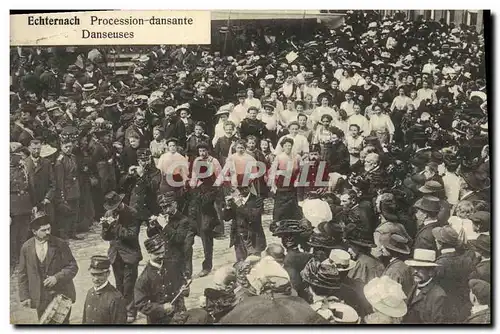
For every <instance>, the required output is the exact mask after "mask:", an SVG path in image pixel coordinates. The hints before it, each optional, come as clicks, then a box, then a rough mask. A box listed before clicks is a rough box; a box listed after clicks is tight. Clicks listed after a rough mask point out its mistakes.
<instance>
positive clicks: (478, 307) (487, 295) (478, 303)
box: [465, 279, 491, 324]
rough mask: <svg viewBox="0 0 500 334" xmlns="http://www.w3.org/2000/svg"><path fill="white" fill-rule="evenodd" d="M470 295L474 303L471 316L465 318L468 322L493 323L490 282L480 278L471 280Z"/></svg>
mask: <svg viewBox="0 0 500 334" xmlns="http://www.w3.org/2000/svg"><path fill="white" fill-rule="evenodd" d="M469 289H470V292H469V296H470V301H471V303H472V309H471V310H470V316H469V317H468V318H467V319H466V320H465V323H467V324H490V323H491V311H490V304H491V286H490V283H488V282H486V281H483V280H480V279H471V280H469Z"/></svg>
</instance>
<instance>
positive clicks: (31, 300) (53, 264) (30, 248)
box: [18, 210, 78, 324]
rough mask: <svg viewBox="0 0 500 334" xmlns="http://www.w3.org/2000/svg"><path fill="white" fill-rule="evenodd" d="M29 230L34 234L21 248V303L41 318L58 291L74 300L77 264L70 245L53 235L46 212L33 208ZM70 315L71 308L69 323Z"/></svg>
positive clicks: (66, 320) (19, 279)
mask: <svg viewBox="0 0 500 334" xmlns="http://www.w3.org/2000/svg"><path fill="white" fill-rule="evenodd" d="M29 229H30V230H31V232H32V233H33V237H32V238H30V239H29V240H28V241H26V242H25V243H24V244H23V246H22V247H21V255H20V259H19V273H18V282H19V300H20V301H21V305H22V306H24V307H28V308H34V309H36V311H37V315H38V318H39V319H40V317H41V316H42V315H43V313H44V312H45V310H46V308H47V306H48V305H49V304H50V302H51V301H52V299H53V298H54V297H55V296H57V295H58V294H63V295H65V296H66V297H68V298H70V299H71V301H72V302H73V303H74V302H75V299H76V292H75V285H74V284H73V278H74V277H75V276H76V274H77V273H78V265H77V264H76V261H75V258H74V257H73V253H72V252H71V249H70V248H69V246H68V244H67V243H66V242H65V241H64V240H61V239H59V238H57V237H54V236H51V233H50V232H51V221H50V220H49V217H48V216H47V215H46V214H45V212H43V211H41V210H35V211H34V214H33V219H32V220H31V222H30V226H29ZM70 314H71V310H70V312H69V313H68V315H67V316H66V319H64V323H66V324H69V318H70Z"/></svg>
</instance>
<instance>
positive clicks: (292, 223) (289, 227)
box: [272, 219, 307, 237]
mask: <svg viewBox="0 0 500 334" xmlns="http://www.w3.org/2000/svg"><path fill="white" fill-rule="evenodd" d="M275 226H276V227H275V228H274V231H272V233H273V235H274V236H276V237H282V236H288V235H294V234H301V233H304V232H306V231H307V227H306V226H304V224H301V222H300V220H294V219H284V220H280V221H278V222H276V224H275Z"/></svg>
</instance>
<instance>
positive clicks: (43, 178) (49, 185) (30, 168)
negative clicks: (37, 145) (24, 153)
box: [25, 157, 56, 214]
mask: <svg viewBox="0 0 500 334" xmlns="http://www.w3.org/2000/svg"><path fill="white" fill-rule="evenodd" d="M25 161H26V171H27V172H28V180H29V193H30V198H31V205H33V206H35V205H37V204H39V203H40V202H42V201H43V200H44V199H48V200H49V201H53V199H54V193H55V190H56V182H55V179H54V168H53V167H52V163H51V162H50V161H49V160H48V159H45V158H40V160H39V162H38V165H37V166H36V167H35V165H34V163H33V160H31V157H30V158H28V159H26V160H25ZM52 209H53V206H50V208H47V207H46V208H45V210H46V211H49V212H47V213H48V214H50V211H52Z"/></svg>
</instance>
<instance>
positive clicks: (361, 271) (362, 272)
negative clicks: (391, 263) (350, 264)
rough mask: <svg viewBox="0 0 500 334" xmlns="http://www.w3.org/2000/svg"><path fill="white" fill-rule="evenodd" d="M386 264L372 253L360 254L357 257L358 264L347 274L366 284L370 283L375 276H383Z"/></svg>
mask: <svg viewBox="0 0 500 334" xmlns="http://www.w3.org/2000/svg"><path fill="white" fill-rule="evenodd" d="M383 272H384V265H383V264H382V262H380V261H379V260H377V259H376V258H375V257H373V256H372V255H370V254H363V253H361V254H359V256H358V258H357V259H356V265H355V266H354V268H352V269H351V270H349V273H348V274H347V275H348V277H349V278H352V279H357V280H359V281H361V282H363V283H364V284H366V283H368V282H369V281H371V280H372V279H374V278H375V277H380V276H382V273H383Z"/></svg>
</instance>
